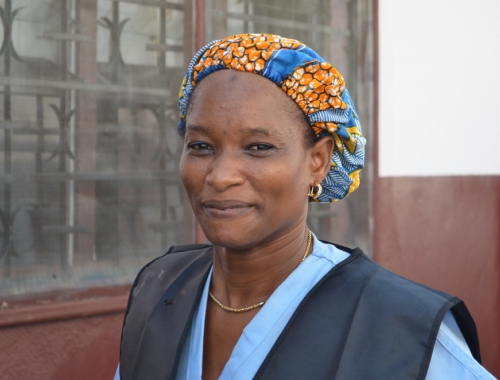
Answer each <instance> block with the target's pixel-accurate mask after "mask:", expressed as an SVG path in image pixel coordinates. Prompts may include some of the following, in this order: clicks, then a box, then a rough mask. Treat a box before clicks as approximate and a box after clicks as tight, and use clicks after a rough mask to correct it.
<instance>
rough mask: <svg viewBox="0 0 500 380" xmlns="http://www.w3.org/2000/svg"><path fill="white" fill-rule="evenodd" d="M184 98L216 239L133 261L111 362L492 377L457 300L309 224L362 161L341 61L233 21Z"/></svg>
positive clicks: (179, 369)
mask: <svg viewBox="0 0 500 380" xmlns="http://www.w3.org/2000/svg"><path fill="white" fill-rule="evenodd" d="M180 106H181V122H180V126H179V131H180V134H181V135H182V136H183V138H184V150H183V154H182V158H181V162H180V174H181V179H182V183H183V185H184V187H185V190H186V193H187V195H188V198H189V201H190V203H191V206H192V208H193V211H194V213H195V215H196V218H197V220H198V222H199V223H200V225H201V227H202V229H203V231H204V233H205V235H206V236H207V238H208V240H209V241H210V242H212V243H213V246H212V245H192V246H181V247H172V248H171V249H170V250H169V252H168V253H167V254H166V255H164V256H162V257H160V258H158V259H156V260H155V261H153V262H151V263H150V264H148V265H147V266H146V267H145V268H143V270H142V271H141V272H140V273H139V275H138V276H137V279H136V281H135V283H134V285H133V288H132V291H131V296H130V300H129V305H128V309H127V315H126V318H125V322H124V328H123V333H122V345H121V356H120V363H121V364H120V368H119V370H118V371H117V375H116V378H120V376H121V378H122V379H124V380H125V379H165V378H167V379H200V378H203V379H204V380H208V379H218V378H220V379H252V378H259V379H323V378H328V379H333V378H336V379H425V378H427V379H445V378H446V379H469V378H471V379H472V378H474V379H478V378H479V379H491V378H492V377H491V375H489V374H488V373H487V372H486V371H485V370H484V369H483V368H482V367H481V366H480V365H479V364H478V362H477V361H478V360H480V357H479V346H478V342H477V335H476V331H475V326H474V322H473V321H472V318H471V317H470V315H469V313H468V312H467V309H466V308H465V306H464V305H463V303H462V301H460V300H459V299H457V298H454V297H452V296H449V295H446V294H444V293H441V292H438V291H434V290H431V289H428V288H426V287H423V286H421V285H418V284H415V283H412V282H410V281H407V280H405V279H402V278H400V277H398V276H396V275H394V274H392V273H390V272H388V271H386V270H384V269H382V268H380V267H379V266H377V265H376V264H374V263H373V262H372V261H370V259H368V257H366V256H365V255H364V254H363V253H362V252H361V251H360V250H359V249H355V250H351V249H348V248H344V247H340V246H335V245H333V244H330V243H323V242H320V241H319V240H317V239H316V238H315V237H314V235H312V234H311V232H310V231H309V230H308V228H307V224H306V216H307V208H308V200H313V201H321V202H332V201H335V200H339V199H342V198H344V197H345V196H346V195H348V194H349V193H351V192H352V191H354V190H355V189H356V188H357V187H358V185H359V171H360V170H361V168H362V167H363V159H364V153H363V151H364V150H363V149H364V144H365V140H364V138H363V137H362V134H361V126H360V124H359V120H358V117H357V115H356V111H355V108H354V105H353V104H352V101H351V99H350V97H349V94H348V92H347V90H346V89H345V85H344V80H343V78H342V76H341V75H340V74H339V73H338V72H337V70H335V68H333V67H332V66H331V65H330V64H328V63H326V62H324V60H323V59H322V58H321V57H320V56H319V55H318V54H317V53H315V52H314V51H313V50H311V49H310V48H308V47H306V46H305V45H303V44H301V43H300V42H298V41H295V40H291V39H286V38H282V37H279V36H274V35H267V34H252V35H237V36H233V37H229V38H226V39H224V40H219V41H215V42H212V43H211V44H208V45H207V46H205V47H204V48H203V49H201V50H200V51H199V52H198V53H197V54H196V56H195V57H194V58H193V60H192V62H191V64H190V66H189V69H188V73H187V75H186V78H185V79H184V83H183V85H182V88H181V93H180ZM436 337H437V338H436ZM450 352H453V355H452V354H450Z"/></svg>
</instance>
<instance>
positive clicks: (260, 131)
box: [240, 128, 270, 136]
mask: <svg viewBox="0 0 500 380" xmlns="http://www.w3.org/2000/svg"><path fill="white" fill-rule="evenodd" d="M240 133H241V134H245V135H264V136H269V135H270V133H269V130H267V129H266V128H245V129H242V130H241V131H240Z"/></svg>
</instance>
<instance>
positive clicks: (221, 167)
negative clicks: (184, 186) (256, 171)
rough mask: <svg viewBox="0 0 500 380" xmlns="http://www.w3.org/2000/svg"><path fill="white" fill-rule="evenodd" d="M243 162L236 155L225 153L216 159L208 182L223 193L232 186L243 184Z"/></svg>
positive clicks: (208, 176) (207, 179) (207, 178)
mask: <svg viewBox="0 0 500 380" xmlns="http://www.w3.org/2000/svg"><path fill="white" fill-rule="evenodd" d="M241 165H242V162H241V160H240V159H238V157H235V155H232V154H229V153H225V154H221V155H219V156H217V157H215V159H214V161H212V165H211V170H210V172H209V174H208V175H207V177H206V179H205V180H206V182H207V183H208V184H209V185H210V186H211V187H213V188H214V189H215V190H216V191H218V192H223V191H225V190H226V189H228V188H229V187H231V186H238V185H241V184H243V182H244V181H245V177H244V175H243V173H242V169H243V168H242V166H241Z"/></svg>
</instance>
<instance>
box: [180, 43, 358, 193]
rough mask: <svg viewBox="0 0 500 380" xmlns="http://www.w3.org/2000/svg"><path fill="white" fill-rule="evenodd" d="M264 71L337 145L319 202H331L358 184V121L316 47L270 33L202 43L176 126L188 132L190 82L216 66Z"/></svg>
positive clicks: (188, 77) (192, 84)
mask: <svg viewBox="0 0 500 380" xmlns="http://www.w3.org/2000/svg"><path fill="white" fill-rule="evenodd" d="M223 69H234V70H240V71H246V72H251V73H255V74H259V75H262V76H263V77H265V78H267V79H269V80H271V81H272V82H274V83H275V84H276V85H278V86H279V87H280V88H281V89H282V90H283V91H284V92H285V93H286V94H287V95H288V96H289V97H290V98H291V99H293V100H294V101H295V102H296V103H297V104H298V106H299V107H300V108H301V109H302V111H303V112H304V113H305V115H306V116H307V119H308V120H309V124H310V125H311V128H312V129H313V131H314V133H315V134H316V136H317V137H318V138H321V137H323V136H326V135H331V136H333V138H334V140H335V147H334V150H333V155H332V162H331V167H330V171H329V173H328V175H327V176H326V178H325V179H324V180H323V182H322V183H321V185H322V187H323V192H322V194H321V195H320V196H319V198H318V201H320V202H334V201H336V200H339V199H342V198H344V197H345V196H347V195H348V194H350V193H352V192H353V191H354V190H356V189H357V188H358V186H359V172H360V171H361V169H362V168H363V166H364V156H365V155H364V146H365V144H366V140H365V139H364V138H363V136H362V131H361V125H360V123H359V119H358V115H357V113H356V109H355V108H354V104H353V103H352V100H351V97H350V96H349V92H348V91H347V89H346V88H345V82H344V78H342V76H341V75H340V73H339V72H338V71H337V70H336V69H335V68H334V67H333V66H332V65H330V64H329V63H327V62H325V60H324V59H323V58H321V57H320V56H319V55H318V54H317V53H316V52H315V51H313V50H312V49H310V48H309V47H307V46H306V45H304V44H302V43H301V42H299V41H296V40H292V39H289V38H283V37H280V36H276V35H272V34H239V35H236V36H232V37H228V38H225V39H222V40H217V41H214V42H211V43H209V44H208V45H206V46H204V47H203V48H202V49H201V50H200V51H198V53H196V55H195V56H194V57H193V59H192V60H191V62H190V64H189V67H188V71H187V74H186V76H185V77H184V81H183V83H182V86H181V90H180V93H179V104H180V110H181V117H180V122H179V132H180V134H181V135H184V134H185V133H186V113H187V107H188V104H189V98H190V96H191V95H192V93H193V90H194V87H195V86H196V84H197V83H199V82H200V81H201V80H202V79H203V78H204V77H206V76H207V75H209V74H210V73H213V72H214V71H217V70H223Z"/></svg>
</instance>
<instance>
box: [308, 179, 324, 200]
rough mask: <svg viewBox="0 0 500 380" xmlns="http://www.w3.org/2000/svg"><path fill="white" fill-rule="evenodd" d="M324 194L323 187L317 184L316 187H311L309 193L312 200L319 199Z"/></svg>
mask: <svg viewBox="0 0 500 380" xmlns="http://www.w3.org/2000/svg"><path fill="white" fill-rule="evenodd" d="M322 192H323V187H322V186H321V184H319V183H315V184H314V186H309V191H308V192H307V195H308V196H309V197H311V198H312V199H318V197H319V196H320V195H321V193H322Z"/></svg>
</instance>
